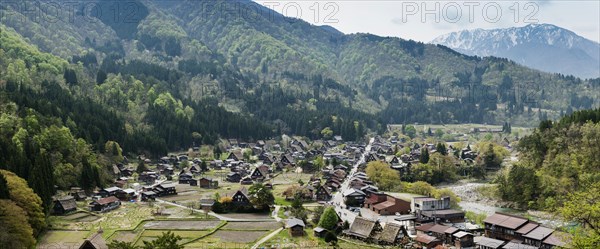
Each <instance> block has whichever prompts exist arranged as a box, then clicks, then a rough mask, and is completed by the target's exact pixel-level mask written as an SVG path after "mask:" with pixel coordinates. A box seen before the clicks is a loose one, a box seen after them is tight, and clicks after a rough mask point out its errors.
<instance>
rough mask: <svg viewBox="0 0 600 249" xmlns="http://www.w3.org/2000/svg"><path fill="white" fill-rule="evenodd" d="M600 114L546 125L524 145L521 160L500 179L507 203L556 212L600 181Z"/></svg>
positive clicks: (595, 112)
mask: <svg viewBox="0 0 600 249" xmlns="http://www.w3.org/2000/svg"><path fill="white" fill-rule="evenodd" d="M599 137H600V109H595V110H583V111H577V112H575V113H573V114H572V115H569V116H565V117H563V118H562V119H561V120H559V121H557V122H552V121H544V122H541V123H540V125H539V127H538V128H537V129H536V131H535V132H534V133H533V134H531V135H529V136H526V137H524V138H523V139H522V140H521V141H520V142H519V146H518V149H519V152H520V158H521V161H520V162H519V163H518V164H517V165H515V166H513V167H512V168H511V169H510V170H509V171H508V172H507V173H506V174H505V175H502V176H500V177H499V179H498V181H499V184H500V193H501V195H502V197H503V198H504V199H506V200H510V201H515V202H517V203H520V204H521V205H523V206H528V207H531V208H539V209H547V210H555V209H556V208H558V207H561V206H562V205H563V203H564V202H565V201H566V198H567V197H568V196H569V194H571V193H577V192H582V191H586V190H587V189H589V188H592V187H593V185H594V184H595V183H597V182H599V181H600V173H599V172H600V144H599V141H598V138H599Z"/></svg>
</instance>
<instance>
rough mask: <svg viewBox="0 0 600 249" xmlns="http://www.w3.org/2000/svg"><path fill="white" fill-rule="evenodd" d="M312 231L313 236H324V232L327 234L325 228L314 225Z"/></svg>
mask: <svg viewBox="0 0 600 249" xmlns="http://www.w3.org/2000/svg"><path fill="white" fill-rule="evenodd" d="M313 233H314V235H315V237H317V238H324V237H325V234H327V230H326V229H325V228H322V227H315V228H314V229H313Z"/></svg>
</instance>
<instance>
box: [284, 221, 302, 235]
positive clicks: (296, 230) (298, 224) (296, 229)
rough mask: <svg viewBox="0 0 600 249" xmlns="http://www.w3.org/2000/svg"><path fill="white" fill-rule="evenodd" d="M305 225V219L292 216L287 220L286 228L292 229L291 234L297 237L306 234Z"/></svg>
mask: <svg viewBox="0 0 600 249" xmlns="http://www.w3.org/2000/svg"><path fill="white" fill-rule="evenodd" d="M305 226H306V225H304V221H302V220H301V219H297V218H291V219H288V220H287V223H286V225H285V228H287V229H288V230H289V231H290V235H292V237H297V236H304V227H305Z"/></svg>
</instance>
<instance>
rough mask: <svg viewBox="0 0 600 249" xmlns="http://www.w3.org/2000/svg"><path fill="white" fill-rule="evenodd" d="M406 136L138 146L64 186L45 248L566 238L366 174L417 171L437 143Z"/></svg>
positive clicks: (530, 244)
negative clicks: (373, 166)
mask: <svg viewBox="0 0 600 249" xmlns="http://www.w3.org/2000/svg"><path fill="white" fill-rule="evenodd" d="M477 132H479V131H477ZM408 144H409V143H407V141H405V140H404V139H400V138H398V137H397V136H394V135H391V136H388V137H385V138H384V137H380V136H376V137H373V138H370V139H369V140H368V141H365V142H346V141H344V140H343V138H342V137H340V136H333V137H331V139H329V140H315V141H310V142H308V140H306V139H304V138H301V137H285V138H284V139H281V140H279V141H275V140H269V141H263V140H258V141H256V142H252V143H250V142H242V141H238V140H236V139H228V140H224V143H223V145H224V146H223V151H225V152H224V153H221V155H218V156H216V155H214V154H216V153H214V152H213V151H209V152H206V151H203V149H202V148H200V147H194V148H190V149H189V150H188V151H187V152H182V153H174V154H169V155H166V156H164V157H161V158H158V159H155V160H153V159H149V158H146V157H144V156H139V158H138V162H137V165H136V164H135V163H129V162H127V161H125V162H123V163H120V164H115V165H114V166H113V173H114V177H115V179H116V180H115V182H114V185H113V186H108V187H106V188H103V189H98V190H97V191H96V192H94V193H86V192H85V191H83V190H81V189H79V188H73V189H72V190H71V191H70V192H68V193H63V195H62V196H57V197H56V199H55V205H54V207H53V213H54V216H53V217H54V221H55V222H54V224H53V226H54V227H53V229H57V230H56V231H53V230H51V231H50V232H49V233H48V234H49V235H47V236H46V240H42V243H41V245H40V246H39V247H40V248H63V247H64V248H107V246H106V245H107V243H108V242H110V241H112V240H118V241H125V242H132V243H134V244H141V243H143V241H148V240H151V239H153V238H156V237H157V236H159V235H160V232H164V231H174V232H175V234H177V235H179V236H181V237H183V240H182V244H183V245H184V246H185V248H207V247H214V248H304V247H316V248H321V247H323V248H325V247H333V246H338V247H340V248H365V247H367V248H382V247H401V248H478V249H499V248H506V249H513V248H522V249H529V248H544V249H550V248H555V247H563V246H565V245H566V244H567V243H566V242H567V241H568V237H567V236H566V234H565V233H563V232H559V231H555V230H554V229H552V228H549V227H545V226H544V225H542V224H539V223H536V222H535V221H533V220H530V219H527V218H524V217H520V216H516V215H514V214H508V213H500V212H497V213H495V214H492V215H490V216H488V217H487V218H486V219H485V220H484V221H483V224H481V223H480V224H477V223H476V222H475V221H474V220H470V219H468V218H467V217H466V216H465V211H463V210H461V209H460V208H459V207H456V206H453V205H452V204H451V202H452V201H451V197H450V196H438V197H437V198H436V197H433V196H424V195H419V194H411V193H393V192H384V191H380V190H379V188H378V186H377V184H375V183H374V181H373V179H372V178H370V177H369V175H368V174H367V173H366V167H367V165H368V164H369V163H371V162H384V163H385V164H386V165H389V167H390V168H392V169H393V170H395V171H396V172H397V174H399V175H400V176H404V175H409V174H411V168H412V165H413V164H417V163H419V158H420V157H421V153H422V152H423V151H427V153H431V154H434V153H436V150H437V149H438V147H437V146H436V144H428V143H424V144H411V146H410V147H407V146H409V145H408ZM444 148H445V146H444ZM448 150H449V151H448V154H450V155H452V154H455V155H459V156H458V158H459V159H460V160H463V161H464V162H465V163H473V161H474V160H475V159H476V158H477V156H478V153H477V152H476V151H473V150H471V148H470V146H466V147H465V148H453V147H452V145H449V146H448ZM455 150H458V151H457V152H455ZM202 153H213V159H212V160H206V159H205V160H202V159H201V158H203V157H202V156H201V155H202ZM204 158H206V157H204ZM136 166H137V167H136ZM261 191H263V192H264V193H268V194H269V195H270V197H269V196H267V197H264V196H263V195H261V194H260V192H261ZM328 209H330V210H334V211H335V217H336V218H335V222H334V223H333V225H327V227H323V226H320V225H322V224H323V219H324V218H323V217H324V216H325V213H327V212H328ZM119 219H122V220H119ZM53 237H60V238H62V239H61V240H58V239H56V238H53ZM64 237H72V238H73V240H72V241H68V240H67V241H66V242H65V240H64ZM57 241H61V242H60V243H59V244H56V243H58V242H57ZM81 241H83V242H81ZM82 243H83V244H82ZM57 246H58V247H57ZM79 246H81V247H79Z"/></svg>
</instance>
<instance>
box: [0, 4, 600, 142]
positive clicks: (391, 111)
mask: <svg viewBox="0 0 600 249" xmlns="http://www.w3.org/2000/svg"><path fill="white" fill-rule="evenodd" d="M110 2H111V1H98V2H96V4H97V5H98V6H100V9H103V10H104V9H107V8H108V10H111V9H110V7H111V6H110V4H111V3H110ZM76 3H78V2H76ZM79 3H80V2H79ZM107 5H108V6H107ZM129 5H131V6H133V7H137V8H136V9H135V10H137V11H135V12H134V14H133V15H128V16H122V15H115V20H108V19H106V16H107V15H104V16H102V17H101V18H100V20H97V21H93V20H94V16H86V15H85V13H80V14H81V16H77V18H79V19H78V21H76V22H64V23H62V25H63V26H65V27H64V28H60V29H59V28H57V26H56V24H54V23H46V22H45V20H40V19H39V18H37V19H36V18H34V16H31V15H29V14H28V13H22V12H23V11H21V10H20V9H19V8H16V9H11V6H8V9H7V10H0V11H4V12H10V14H7V15H6V16H10V17H15V18H14V19H16V20H12V19H13V18H11V20H10V21H7V22H6V25H8V26H10V27H13V28H15V30H17V32H18V33H20V34H22V35H23V36H25V37H26V38H28V39H29V40H30V41H32V42H33V43H34V44H36V45H38V46H39V47H40V48H42V49H43V50H44V51H46V52H52V53H54V54H55V55H59V56H61V57H62V58H65V59H69V60H70V61H71V62H73V63H78V62H82V64H83V65H82V66H83V67H81V66H75V67H74V68H72V70H74V71H65V72H68V73H65V76H66V78H67V82H77V83H78V84H80V85H81V83H82V82H81V81H83V82H84V83H85V82H86V81H89V80H88V79H95V80H94V81H97V83H103V82H104V81H105V80H106V79H107V78H108V77H109V75H110V74H122V75H123V76H125V75H127V76H133V77H135V78H136V79H138V80H140V81H141V82H143V84H144V85H145V89H146V90H148V89H150V87H155V91H161V92H166V93H170V94H171V95H172V96H173V97H174V98H176V99H180V100H182V101H185V100H186V99H188V100H189V102H199V101H201V100H202V99H213V98H214V99H216V100H217V102H218V104H219V105H220V106H222V107H224V108H226V109H227V110H230V111H234V112H238V113H243V114H249V115H250V116H252V115H254V116H258V117H259V118H261V119H263V121H265V122H267V123H269V124H270V125H271V126H272V127H271V128H274V129H273V130H276V129H277V127H278V126H282V122H284V123H285V124H284V125H283V126H285V127H288V129H289V131H290V132H293V133H296V134H300V135H314V132H311V130H312V129H313V127H309V126H314V129H317V128H319V129H318V130H320V129H322V128H324V127H327V124H324V123H317V124H315V123H314V121H313V122H308V121H307V120H306V119H307V118H306V117H304V116H303V117H301V118H296V119H293V120H290V119H289V118H287V119H284V118H282V117H295V116H297V115H294V112H295V111H306V110H308V111H311V110H315V109H316V110H317V111H319V112H320V111H321V109H323V108H321V107H323V106H327V108H326V109H333V110H336V112H338V113H337V114H336V115H335V116H338V117H341V118H342V119H343V120H347V121H348V123H353V122H359V123H361V124H362V125H363V126H365V127H366V128H371V129H374V130H376V129H377V128H378V127H385V124H386V123H405V122H421V123H461V122H486V123H504V122H505V121H510V122H511V123H515V124H520V125H523V124H533V122H536V120H543V119H544V118H545V117H546V116H548V117H557V116H559V114H560V113H561V112H562V113H571V112H572V110H575V109H582V108H591V107H593V106H595V105H597V104H598V100H597V99H596V98H597V97H595V96H594V94H593V93H594V91H597V90H598V89H597V88H598V87H600V85H599V84H598V83H597V80H590V81H583V80H580V79H577V78H574V77H571V76H562V75H553V74H547V73H542V72H539V71H535V70H531V69H528V68H525V67H522V66H520V65H517V64H515V63H513V62H511V61H508V60H505V59H498V58H479V57H470V56H465V55H461V54H459V53H457V52H455V51H452V50H450V49H448V48H446V47H443V46H435V45H430V44H423V43H419V42H414V41H407V40H403V39H400V38H393V37H379V36H375V35H370V34H353V35H344V34H342V33H341V32H338V31H336V30H334V29H332V28H330V27H318V26H314V25H310V24H308V23H306V22H304V21H302V20H299V19H291V18H287V17H284V16H283V15H280V14H278V13H276V12H274V11H273V10H270V9H268V8H265V7H263V6H261V5H258V4H256V3H254V2H252V1H247V0H239V1H170V2H164V1H131V2H129V3H128V6H121V7H123V9H127V10H129V9H128V8H130V7H129ZM81 6H83V5H82V4H80V7H81ZM119 6H120V4H119ZM113 7H114V6H113ZM125 7H127V8H125ZM33 8H35V6H34V7H33ZM228 10H235V11H228ZM107 13H112V12H111V11H107ZM109 16H110V15H109ZM17 17H18V18H17ZM61 18H67V17H61ZM128 18H129V19H131V20H128ZM126 20H128V22H127V23H125V21H126ZM136 25H137V26H136ZM42 28H46V29H50V30H53V31H55V32H54V33H49V32H46V31H45V30H44V32H38V33H32V32H31V31H30V30H40V29H42ZM124 31H127V35H125V34H124V33H125V32H124ZM34 34H35V35H34ZM65 38H66V39H67V40H68V41H69V42H68V43H64V42H61V41H62V40H63V39H65ZM48 44H55V47H54V48H49V45H48ZM73 76H75V77H73ZM80 78H83V79H80ZM86 78H88V79H86ZM73 79H75V80H73ZM84 85H85V84H84ZM159 86H160V87H159ZM265 86H267V87H265ZM77 88H78V89H79V88H81V89H83V90H85V91H84V92H85V95H89V93H90V91H91V89H90V88H93V86H91V85H87V86H85V87H84V86H79V87H77ZM265 89H267V90H269V89H273V92H274V93H276V92H277V91H279V89H281V90H282V91H284V92H285V93H286V94H288V95H289V96H291V99H290V101H288V102H293V103H285V104H286V105H280V106H279V107H280V108H278V109H277V110H276V111H272V112H273V113H274V114H272V115H265V113H264V112H262V110H261V109H262V108H255V107H256V106H265V105H268V104H269V102H268V101H262V100H264V99H265V97H268V96H271V95H272V94H271V95H264V93H265ZM261 94H262V95H261ZM104 97H105V98H106V96H104ZM286 97H287V96H286ZM257 99H258V100H261V101H258V102H257V101H256V100H257ZM324 102H325V103H324ZM209 103H212V102H209ZM119 104H120V106H119V108H125V103H123V102H121V103H119ZM280 104H283V103H280ZM350 109H352V110H356V111H358V112H363V113H369V114H374V115H375V116H376V117H377V118H376V119H373V117H372V116H371V115H362V114H361V115H355V112H353V111H351V110H350ZM145 110H147V107H146V106H144V105H141V107H140V109H137V110H135V113H133V112H134V111H133V110H128V111H127V112H125V114H123V115H125V116H136V115H137V116H139V114H138V113H143V112H144V111H145ZM196 113H199V112H196ZM288 114H291V115H288ZM311 116H312V115H311ZM320 116H321V117H318V118H319V119H321V120H330V118H331V117H326V116H332V115H330V114H329V113H328V114H327V115H320ZM359 116H360V117H359ZM139 120H141V119H140V118H139V117H138V118H137V120H135V121H136V123H131V122H130V124H129V125H131V126H133V127H135V126H137V124H139V123H140V122H139ZM372 120H376V122H377V123H379V124H380V125H381V126H377V125H376V124H375V125H374V124H373V122H371V121H372ZM146 123H147V122H146ZM303 127H306V128H303ZM343 130H345V129H340V130H339V131H334V132H335V133H336V134H342V135H345V134H348V132H344V131H343ZM346 130H348V129H346ZM221 132H222V131H218V132H215V134H222V133H221ZM141 133H142V134H141V135H139V136H140V137H148V134H146V133H147V132H145V131H144V132H141ZM240 133H245V132H240ZM261 134H262V132H261ZM256 135H257V134H254V135H252V136H251V137H256ZM209 137H211V136H209ZM151 144H156V143H151ZM166 144H167V145H168V146H169V147H170V146H172V144H171V143H169V142H166Z"/></svg>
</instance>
